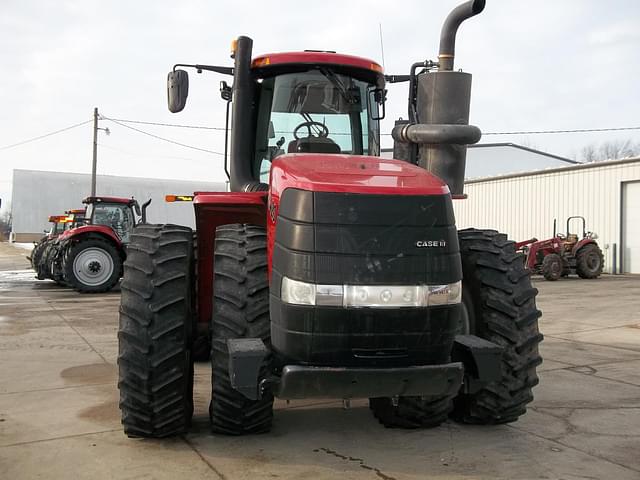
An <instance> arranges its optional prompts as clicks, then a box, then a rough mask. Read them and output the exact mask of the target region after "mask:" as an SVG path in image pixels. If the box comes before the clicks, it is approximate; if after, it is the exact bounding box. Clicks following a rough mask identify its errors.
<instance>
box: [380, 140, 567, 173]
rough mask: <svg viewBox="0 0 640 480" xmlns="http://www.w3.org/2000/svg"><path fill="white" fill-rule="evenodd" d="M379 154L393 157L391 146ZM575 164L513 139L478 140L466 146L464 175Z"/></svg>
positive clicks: (518, 171)
mask: <svg viewBox="0 0 640 480" xmlns="http://www.w3.org/2000/svg"><path fill="white" fill-rule="evenodd" d="M381 156H382V157H384V158H393V149H391V148H383V149H382V153H381ZM577 164H578V162H575V161H574V160H570V159H568V158H564V157H561V156H559V155H554V154H552V153H548V152H543V151H541V150H536V149H534V148H530V147H526V146H524V145H518V144H516V143H478V144H476V145H469V146H468V147H467V162H466V168H465V178H466V179H467V180H469V179H474V178H480V177H489V176H495V175H507V174H511V173H520V172H529V171H531V170H538V169H541V168H553V167H566V166H570V165H577Z"/></svg>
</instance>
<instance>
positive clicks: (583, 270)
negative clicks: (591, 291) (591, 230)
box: [576, 243, 604, 279]
mask: <svg viewBox="0 0 640 480" xmlns="http://www.w3.org/2000/svg"><path fill="white" fill-rule="evenodd" d="M603 268H604V255H603V254H602V250H600V247H599V246H598V245H596V244H595V243H588V244H587V245H585V246H584V247H582V248H581V249H580V250H578V253H577V254H576V273H577V274H578V276H579V277H580V278H587V279H592V278H598V277H599V276H600V275H601V274H602V269H603Z"/></svg>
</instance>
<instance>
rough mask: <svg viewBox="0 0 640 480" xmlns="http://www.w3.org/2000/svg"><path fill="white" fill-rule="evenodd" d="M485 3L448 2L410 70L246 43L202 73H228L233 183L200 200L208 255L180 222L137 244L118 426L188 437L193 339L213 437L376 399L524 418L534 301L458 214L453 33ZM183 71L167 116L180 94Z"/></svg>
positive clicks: (385, 411)
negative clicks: (206, 340)
mask: <svg viewBox="0 0 640 480" xmlns="http://www.w3.org/2000/svg"><path fill="white" fill-rule="evenodd" d="M484 4H485V2H484V1H483V0H475V1H468V2H466V3H464V4H462V5H460V6H459V7H457V8H456V9H455V10H453V11H452V12H451V13H450V14H449V16H448V17H447V20H446V21H445V24H444V26H443V29H442V34H441V44H440V54H439V61H438V62H430V61H429V62H417V63H414V64H413V65H412V67H411V69H410V73H409V75H389V76H385V75H384V73H383V70H382V68H381V67H380V65H378V64H377V63H376V62H374V61H371V60H367V59H364V58H359V57H354V56H349V55H342V54H337V53H334V52H320V51H304V52H292V53H274V54H270V55H260V56H257V57H253V58H252V43H253V42H252V40H251V39H250V38H248V37H239V38H238V39H237V41H236V42H234V44H233V47H232V58H233V59H234V66H233V67H222V66H211V65H191V66H192V67H194V68H196V69H197V70H198V71H200V72H201V71H213V72H218V73H221V74H226V75H231V76H232V78H233V86H232V87H228V86H227V84H226V82H222V84H221V94H222V98H223V99H224V100H225V101H227V102H232V103H231V109H232V115H231V129H230V131H229V132H228V133H229V135H230V161H229V166H230V169H229V177H230V190H231V191H230V192H196V193H195V194H194V196H193V204H194V207H195V218H196V227H197V228H196V235H197V248H198V252H197V259H195V258H194V241H193V232H192V230H191V229H190V228H188V227H182V226H177V225H151V224H147V225H142V226H139V227H137V228H136V229H135V230H134V232H133V234H132V235H131V243H130V244H129V250H128V256H127V261H126V262H125V266H124V277H123V281H122V285H121V288H122V297H121V306H120V326H119V333H118V337H119V356H118V363H119V382H118V385H119V389H120V409H121V411H122V423H123V425H124V430H125V432H126V434H127V435H129V436H132V437H166V436H170V435H177V434H180V433H183V432H185V431H187V429H188V428H189V425H190V421H191V417H192V413H193V396H192V394H193V346H194V344H195V339H196V338H197V337H198V336H199V335H210V341H211V365H212V398H211V403H210V407H209V416H210V421H211V427H212V430H213V431H214V432H219V433H223V434H229V435H241V434H251V433H260V432H266V431H268V430H269V429H270V428H271V424H272V418H273V401H274V397H278V398H281V399H301V398H338V399H344V400H345V402H346V403H348V401H349V400H350V399H352V398H368V399H369V405H370V407H371V410H372V412H373V414H374V416H375V417H376V418H377V419H378V420H379V421H380V422H381V423H382V424H384V425H385V426H388V427H402V428H419V427H432V426H435V425H438V424H440V423H441V422H443V421H445V420H446V419H447V417H448V416H449V415H453V416H454V417H455V418H457V419H459V420H461V421H464V422H470V423H482V424H497V423H505V422H511V421H514V420H516V419H517V418H518V417H519V416H520V415H522V414H524V413H525V411H526V405H527V404H528V403H529V402H530V401H531V400H532V398H533V397H532V393H531V392H532V388H533V387H534V386H535V385H536V384H537V383H538V377H537V376H536V367H537V366H538V365H539V364H540V362H541V358H540V355H539V354H538V343H539V342H540V340H541V339H542V336H541V335H540V333H539V331H538V318H539V316H540V311H539V310H538V309H537V308H536V303H535V296H536V293H537V290H536V289H534V288H532V286H531V280H530V277H529V272H528V271H527V270H526V269H525V268H524V265H523V262H522V261H521V259H520V256H519V255H518V254H517V253H516V250H515V248H514V245H515V244H514V242H512V241H509V240H508V239H507V236H506V235H504V234H501V233H498V232H496V231H492V230H476V229H468V230H462V231H458V230H457V229H456V226H455V220H454V215H453V207H452V197H453V198H456V197H457V198H461V197H463V195H462V186H463V182H464V164H465V155H466V145H467V144H470V143H474V142H477V141H478V139H479V138H480V131H479V129H478V128H477V127H474V126H471V125H468V117H469V103H470V86H471V83H470V80H471V78H470V75H469V74H468V73H463V72H461V71H455V70H454V69H453V58H454V44H455V35H456V31H457V28H458V26H459V25H460V24H461V23H462V22H463V21H464V20H465V19H467V18H469V17H471V16H473V15H476V14H478V13H480V12H481V11H482V9H483V8H484ZM182 66H187V67H188V66H189V65H182ZM176 67H177V66H176ZM176 67H174V70H173V71H172V72H171V73H169V77H168V102H169V109H170V110H171V111H172V112H178V111H180V110H182V109H183V108H184V106H185V102H186V98H187V89H188V77H187V73H186V72H185V71H184V70H178V69H176ZM397 81H408V82H409V91H410V98H409V121H408V122H406V121H404V122H399V123H398V124H397V125H396V127H395V128H394V129H393V137H394V139H395V142H396V145H395V149H394V157H395V159H394V160H389V159H383V158H380V156H379V153H380V132H379V120H380V119H381V118H382V117H383V116H384V104H385V97H386V90H385V83H386V82H397ZM196 282H197V284H196Z"/></svg>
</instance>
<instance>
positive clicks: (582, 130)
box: [104, 117, 640, 136]
mask: <svg viewBox="0 0 640 480" xmlns="http://www.w3.org/2000/svg"><path fill="white" fill-rule="evenodd" d="M104 118H105V119H107V120H114V121H119V122H122V123H134V124H140V125H156V126H160V127H178V128H192V129H200V130H217V131H225V130H226V129H225V128H224V127H210V126H206V125H183V124H176V123H162V122H149V121H144V120H130V119H118V118H114V119H111V118H107V117H104ZM624 130H640V126H638V127H610V128H579V129H565V130H523V131H514V132H483V135H539V134H554V133H592V132H615V131H624ZM276 133H280V132H276ZM332 133H333V134H334V135H335V134H336V133H335V132H332ZM338 134H339V135H350V133H344V134H340V133H338ZM381 135H385V136H389V135H391V134H390V133H381Z"/></svg>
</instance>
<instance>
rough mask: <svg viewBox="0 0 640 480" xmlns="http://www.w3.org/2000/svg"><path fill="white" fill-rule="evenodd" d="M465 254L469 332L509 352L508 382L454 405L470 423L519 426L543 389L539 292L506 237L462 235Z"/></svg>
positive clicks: (491, 385) (504, 361) (504, 365)
mask: <svg viewBox="0 0 640 480" xmlns="http://www.w3.org/2000/svg"><path fill="white" fill-rule="evenodd" d="M458 237H459V241H460V251H461V253H462V270H463V293H462V301H463V304H464V307H465V309H466V311H467V318H468V319H469V330H470V333H471V334H475V335H477V336H479V337H482V338H484V339H486V340H489V341H490V342H493V343H496V344H498V345H501V346H502V347H503V348H504V353H503V355H502V378H501V379H500V380H498V381H495V382H491V383H489V384H488V385H486V386H484V387H483V388H481V389H480V390H478V391H476V392H475V393H461V394H460V395H458V397H456V399H455V401H454V412H453V416H454V418H456V419H458V420H461V421H463V422H466V423H476V424H499V423H507V422H513V421H515V420H517V419H518V417H519V416H520V415H523V414H524V413H525V412H526V406H527V404H528V403H529V402H531V401H532V400H533V394H532V389H533V387H534V386H535V385H537V384H538V377H537V375H536V367H537V366H538V365H540V363H541V362H542V358H541V357H540V355H539V354H538V344H539V343H540V341H541V340H542V335H541V334H540V333H539V332H538V318H539V317H540V314H541V313H540V311H539V310H538V309H537V308H536V302H535V297H536V295H537V293H538V291H537V290H536V289H535V288H533V287H532V286H531V278H530V275H529V271H528V270H526V269H525V268H524V266H523V263H522V261H521V259H520V258H519V255H518V254H517V253H516V251H515V248H514V245H515V244H514V242H512V241H509V240H507V237H506V235H503V234H500V233H498V232H496V231H493V230H476V229H467V230H461V231H460V232H458Z"/></svg>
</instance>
